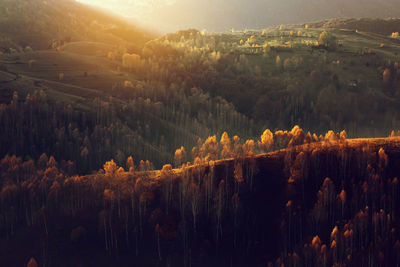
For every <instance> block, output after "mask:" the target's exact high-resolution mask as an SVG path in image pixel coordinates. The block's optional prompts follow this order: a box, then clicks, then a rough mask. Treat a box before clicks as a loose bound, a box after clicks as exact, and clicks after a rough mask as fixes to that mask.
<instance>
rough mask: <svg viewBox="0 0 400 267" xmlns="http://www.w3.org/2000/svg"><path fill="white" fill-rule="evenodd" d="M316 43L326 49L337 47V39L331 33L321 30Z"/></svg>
mask: <svg viewBox="0 0 400 267" xmlns="http://www.w3.org/2000/svg"><path fill="white" fill-rule="evenodd" d="M318 44H319V45H322V46H324V47H325V48H326V49H328V50H331V51H334V50H336V47H337V39H336V37H335V36H334V35H333V34H332V33H330V32H327V31H323V32H322V33H321V34H320V35H319V37H318Z"/></svg>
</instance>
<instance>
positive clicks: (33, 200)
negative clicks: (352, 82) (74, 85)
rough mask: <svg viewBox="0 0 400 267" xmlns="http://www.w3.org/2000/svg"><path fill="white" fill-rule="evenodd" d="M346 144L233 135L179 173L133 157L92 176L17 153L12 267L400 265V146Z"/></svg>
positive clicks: (7, 178) (7, 209)
mask: <svg viewBox="0 0 400 267" xmlns="http://www.w3.org/2000/svg"><path fill="white" fill-rule="evenodd" d="M345 138H346V134H345V132H342V133H341V134H339V133H337V134H335V133H333V132H328V133H327V134H326V136H324V137H322V136H321V137H316V135H314V137H312V136H311V134H307V135H305V134H304V132H303V131H302V130H301V129H300V128H298V127H295V128H294V129H293V130H292V131H290V132H284V131H279V132H276V133H275V134H273V133H271V132H270V131H269V130H266V131H265V132H264V133H263V135H262V136H261V138H260V140H259V141H258V142H256V143H255V142H254V141H253V142H251V141H248V142H245V143H244V144H239V143H237V139H238V137H234V138H232V139H231V138H229V136H228V134H226V133H224V134H223V136H222V138H221V140H220V142H218V141H217V140H216V138H215V137H211V138H209V140H207V141H206V142H204V143H203V144H199V147H198V148H199V149H198V150H197V149H194V150H193V152H194V153H196V152H197V157H196V160H195V162H194V163H187V164H185V163H184V164H183V165H182V166H181V167H180V168H178V169H173V168H172V166H171V165H165V166H164V167H163V168H162V170H161V171H152V172H149V171H144V170H145V168H146V164H143V163H142V164H141V165H140V166H135V164H134V163H133V159H132V158H131V157H129V158H128V159H127V161H126V164H125V165H124V166H123V167H119V166H118V165H117V164H116V163H115V162H114V161H108V162H106V163H105V164H104V167H103V168H102V169H100V170H99V171H98V172H97V173H96V174H92V175H87V176H71V175H70V174H71V173H73V165H72V164H71V163H68V162H67V163H65V162H63V163H57V162H56V161H55V159H54V157H52V156H51V157H47V156H46V155H45V154H43V155H42V156H41V157H40V158H39V160H37V161H36V162H35V161H33V160H29V161H23V160H22V159H21V158H18V157H15V156H6V157H5V158H3V159H2V160H1V163H0V172H1V188H2V191H1V196H0V198H1V207H0V210H1V212H0V222H1V224H0V225H1V228H0V231H1V234H2V235H3V236H4V239H2V240H1V242H0V246H1V248H2V249H1V250H0V251H1V254H0V257H1V258H2V261H3V263H4V264H6V265H7V266H14V265H24V264H27V263H28V261H29V263H31V264H40V266H71V265H75V266H88V265H89V266H91V265H95V266H109V265H115V264H117V265H118V266H131V264H132V262H135V264H139V265H140V264H141V265H146V266H204V265H206V264H207V265H210V266H282V265H285V266H396V265H397V264H400V261H399V260H400V259H399V257H398V256H397V255H398V253H399V251H398V250H399V249H400V241H399V229H398V225H399V206H398V205H397V203H398V201H399V197H400V191H399V182H398V178H397V175H398V173H399V169H398V166H399V163H400V162H399V159H400V156H399V155H400V154H399V149H398V146H399V139H398V137H392V138H388V139H362V140H348V139H345ZM302 143H304V144H303V145H301V144H302ZM282 145H288V148H287V149H283V150H278V151H276V152H271V153H268V154H260V155H256V154H255V153H254V152H253V151H257V150H258V151H262V150H268V149H271V148H273V147H275V146H276V147H280V146H282ZM184 155H185V153H184V151H181V150H178V151H177V153H176V155H175V159H176V161H175V162H176V164H177V165H178V164H180V163H181V162H182V161H183V160H184ZM220 157H221V158H224V157H229V158H230V159H225V160H214V159H217V158H220ZM22 240H29V242H25V243H24V244H23V245H22V244H21V243H20V242H21V241H22ZM16 255H24V257H16ZM28 266H36V265H28Z"/></svg>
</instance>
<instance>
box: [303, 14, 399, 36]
mask: <svg viewBox="0 0 400 267" xmlns="http://www.w3.org/2000/svg"><path fill="white" fill-rule="evenodd" d="M310 27H314V28H336V29H348V30H353V31H355V30H358V31H363V32H370V33H376V34H380V35H383V36H390V35H392V33H393V32H399V31H400V19H394V18H390V19H367V18H361V19H350V18H343V19H330V20H325V21H321V22H316V23H311V24H310Z"/></svg>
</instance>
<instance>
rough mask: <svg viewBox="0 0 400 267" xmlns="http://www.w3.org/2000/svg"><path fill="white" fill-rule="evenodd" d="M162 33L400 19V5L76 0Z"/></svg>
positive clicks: (346, 0) (397, 0)
mask: <svg viewBox="0 0 400 267" xmlns="http://www.w3.org/2000/svg"><path fill="white" fill-rule="evenodd" d="M77 1H79V2H82V3H86V4H90V5H96V6H99V7H102V8H104V9H106V10H108V11H111V12H114V13H117V14H119V15H122V16H124V17H128V18H132V19H134V20H135V21H137V22H140V23H141V24H143V25H145V26H151V27H153V28H155V29H157V30H159V31H161V32H172V31H176V30H179V29H187V28H196V29H199V30H203V29H206V30H209V31H226V30H230V29H232V28H235V29H245V28H249V29H255V28H256V29H261V28H265V27H269V26H273V25H280V24H290V23H304V22H310V21H316V20H322V19H328V18H337V17H399V16H400V0H334V1H332V0H77Z"/></svg>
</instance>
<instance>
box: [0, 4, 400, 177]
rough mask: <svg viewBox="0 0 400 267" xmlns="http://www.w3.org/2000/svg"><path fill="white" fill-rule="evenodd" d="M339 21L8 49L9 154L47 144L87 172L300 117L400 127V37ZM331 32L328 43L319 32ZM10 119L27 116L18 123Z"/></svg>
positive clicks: (4, 149)
mask: <svg viewBox="0 0 400 267" xmlns="http://www.w3.org/2000/svg"><path fill="white" fill-rule="evenodd" d="M59 3H61V4H62V3H64V2H59ZM55 5H56V4H55ZM93 12H94V11H93ZM54 16H56V15H54ZM379 21H380V20H377V22H379ZM391 22H392V23H393V24H391V25H393V29H396V27H397V26H396V25H397V24H396V21H395V20H393V21H391ZM386 23H387V22H386V21H382V25H386ZM325 24H326V23H325ZM338 25H339V26H337V27H338V28H337V29H336V28H332V27H331V26H329V25H325V26H324V23H321V25H319V26H318V25H314V24H309V25H307V26H308V27H307V28H306V25H301V26H290V25H288V26H282V27H279V28H269V29H265V30H257V31H235V32H231V33H220V34H212V33H206V32H203V33H202V32H199V31H197V30H187V31H180V32H177V33H174V34H168V35H165V36H163V37H160V38H158V39H154V40H152V41H149V42H147V43H146V44H143V45H142V46H141V49H139V52H136V53H134V52H133V51H132V50H130V47H132V46H131V45H130V43H129V42H128V41H120V42H116V43H109V42H107V40H102V39H91V38H89V39H88V40H75V41H74V40H72V41H71V42H67V43H64V44H61V43H60V45H59V46H56V47H53V48H50V49H45V50H32V49H25V50H24V51H22V50H16V51H12V53H10V52H11V51H8V52H7V53H4V54H2V55H0V75H1V76H0V77H1V81H0V90H1V91H0V92H1V93H0V99H1V101H2V103H4V105H3V106H2V108H3V109H4V111H3V113H2V114H3V115H0V124H1V125H2V126H3V127H2V128H1V129H0V132H1V136H3V138H2V139H1V141H0V143H1V146H0V151H1V155H6V154H10V155H11V154H16V155H18V156H22V157H30V158H33V159H37V158H38V157H39V156H40V155H41V154H42V153H44V152H45V153H47V154H48V155H54V156H55V157H56V159H57V160H58V161H62V160H65V161H68V160H71V161H73V162H75V163H76V170H77V171H78V173H81V174H84V173H90V172H91V171H92V170H94V169H98V168H100V167H101V166H102V165H103V163H104V162H105V161H107V160H110V159H111V158H113V159H114V160H116V161H117V162H118V163H119V164H123V162H124V161H125V159H126V158H127V157H128V156H130V155H132V156H134V159H135V162H136V163H137V164H138V163H139V162H140V160H144V161H146V160H149V161H151V162H152V163H153V164H154V165H155V166H156V167H157V168H161V166H162V165H163V164H165V163H168V162H173V156H174V152H175V150H176V149H177V148H180V147H181V146H184V147H185V148H186V149H191V148H192V147H194V146H195V145H196V144H197V143H198V139H199V138H200V139H201V140H206V139H207V138H208V137H209V136H213V135H214V134H215V135H217V136H220V135H221V134H222V133H223V132H225V131H227V132H229V133H230V134H231V135H233V136H234V135H238V136H241V137H242V138H243V139H244V140H248V139H254V138H255V137H256V136H257V135H258V133H259V132H260V131H261V129H265V128H269V129H272V130H273V131H277V130H278V129H291V128H292V127H293V125H302V127H304V128H305V130H306V131H310V132H316V133H317V134H321V133H325V132H327V131H328V130H329V129H334V130H336V131H338V130H339V129H345V130H346V131H347V133H348V135H349V137H379V136H387V135H388V134H389V133H390V132H391V130H393V129H399V128H400V119H399V118H400V113H399V110H398V106H399V105H400V103H399V102H400V83H399V81H400V77H399V73H400V72H399V63H398V62H399V61H400V56H399V52H400V43H399V39H398V38H392V37H390V36H387V35H386V33H385V34H382V32H381V33H371V32H368V31H363V30H362V29H363V28H361V27H360V29H356V30H357V31H356V30H349V29H342V28H345V27H344V26H340V25H342V24H338ZM377 25H379V23H378V24H377ZM317 26H318V27H317ZM328 26H329V27H328ZM319 27H322V28H319ZM325 27H326V28H325ZM70 28H71V29H75V28H74V27H72V26H71V27H70ZM382 28H384V27H382ZM325 31H327V33H326V36H327V37H329V38H331V40H333V41H332V42H331V45H332V46H330V47H328V46H326V45H325V44H324V43H323V42H324V41H323V40H320V36H321V34H322V33H324V32H325ZM371 31H372V29H371ZM324 34H325V33H324ZM100 35H101V34H100ZM329 38H328V39H329ZM329 40H330V39H329ZM134 44H136V43H134ZM138 44H140V42H139V43H138ZM14 92H16V94H14ZM33 95H35V96H34V97H33ZM31 97H33V99H35V101H38V100H39V101H38V102H37V104H35V105H33V106H32V104H30V102H31ZM14 98H15V99H14ZM12 102H14V105H13V104H12ZM42 102H44V103H46V108H45V109H44V108H43V107H42V106H40V105H39V104H38V103H42ZM15 104H17V106H18V111H17V112H15V111H14V107H13V106H15ZM33 107H34V109H35V113H32V111H31V109H32V108H33ZM9 114H13V115H12V116H10V115H9ZM29 114H35V115H33V116H32V115H29ZM40 114H41V115H40ZM41 116H46V118H48V119H47V120H43V118H42V117H41ZM10 117H11V118H14V120H15V121H18V120H19V118H27V119H26V120H27V121H26V123H25V124H22V125H21V124H15V123H14V124H10V123H9V120H10V119H9V118H10ZM55 118H57V119H55ZM43 124H45V125H47V126H48V127H43ZM20 127H22V128H20ZM32 127H34V128H36V127H39V128H38V129H37V130H35V131H31V129H32ZM16 133H18V134H19V139H20V141H18V142H15V140H16V135H15V134H16ZM25 136H30V138H29V139H27V138H25V139H24V138H23V137H25ZM62 138H66V139H67V141H66V140H64V141H62V142H61V139H62ZM43 140H52V141H51V142H44V141H43ZM53 142H54V143H53ZM67 148H68V149H67ZM188 160H192V161H193V160H194V158H193V157H191V153H190V151H188Z"/></svg>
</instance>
